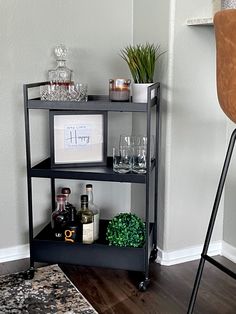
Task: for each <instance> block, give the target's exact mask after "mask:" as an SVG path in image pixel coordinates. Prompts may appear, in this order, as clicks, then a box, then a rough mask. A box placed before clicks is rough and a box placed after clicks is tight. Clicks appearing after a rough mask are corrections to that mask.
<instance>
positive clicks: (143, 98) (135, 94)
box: [132, 83, 153, 103]
mask: <svg viewBox="0 0 236 314" xmlns="http://www.w3.org/2000/svg"><path fill="white" fill-rule="evenodd" d="M152 84H153V83H147V84H138V83H134V84H133V85H132V100H133V102H142V103H144V102H147V93H148V86H150V85H152Z"/></svg>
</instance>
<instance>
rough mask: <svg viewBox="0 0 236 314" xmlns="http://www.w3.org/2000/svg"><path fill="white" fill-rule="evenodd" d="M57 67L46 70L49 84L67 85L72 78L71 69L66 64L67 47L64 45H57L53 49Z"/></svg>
mask: <svg viewBox="0 0 236 314" xmlns="http://www.w3.org/2000/svg"><path fill="white" fill-rule="evenodd" d="M54 53H55V56H56V62H57V67H56V68H55V69H52V70H49V71H48V77H49V81H50V83H51V84H57V85H69V84H70V83H71V78H72V70H70V69H69V68H67V66H66V56H67V48H66V46H65V45H58V46H56V47H55V49H54Z"/></svg>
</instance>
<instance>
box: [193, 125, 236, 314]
mask: <svg viewBox="0 0 236 314" xmlns="http://www.w3.org/2000/svg"><path fill="white" fill-rule="evenodd" d="M235 140H236V129H235V130H234V131H233V133H232V135H231V138H230V142H229V146H228V150H227V153H226V157H225V162H224V166H223V169H222V172H221V177H220V181H219V185H218V189H217V192H216V197H215V202H214V205H213V209H212V213H211V218H210V221H209V225H208V229H207V234H206V238H205V242H204V246H203V251H202V254H201V259H200V262H199V266H198V271H197V275H196V278H195V282H194V285H193V291H192V295H191V298H190V302H189V307H188V312H187V313H188V314H191V313H193V309H194V305H195V301H196V298H197V293H198V288H199V285H200V281H201V277H202V272H203V268H204V265H205V255H207V251H208V248H209V244H210V240H211V235H212V232H213V228H214V224H215V220H216V216H217V212H218V208H219V204H220V199H221V195H222V191H223V188H224V184H225V179H226V175H227V172H228V169H229V164H230V160H231V156H232V153H233V149H234V144H235Z"/></svg>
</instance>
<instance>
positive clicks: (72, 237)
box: [64, 206, 78, 243]
mask: <svg viewBox="0 0 236 314" xmlns="http://www.w3.org/2000/svg"><path fill="white" fill-rule="evenodd" d="M68 213H69V217H68V221H67V223H66V225H65V231H64V235H65V241H66V242H70V243H74V242H76V241H77V240H78V225H77V223H76V209H75V207H73V206H71V207H70V208H69V209H68Z"/></svg>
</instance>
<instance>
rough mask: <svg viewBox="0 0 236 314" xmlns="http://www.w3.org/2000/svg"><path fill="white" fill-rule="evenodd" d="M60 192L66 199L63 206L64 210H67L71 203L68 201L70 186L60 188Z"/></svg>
mask: <svg viewBox="0 0 236 314" xmlns="http://www.w3.org/2000/svg"><path fill="white" fill-rule="evenodd" d="M61 194H63V195H65V197H66V201H65V208H66V210H68V211H69V209H70V208H71V207H73V205H72V204H71V203H70V202H69V198H70V194H71V189H70V188H62V189H61Z"/></svg>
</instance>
